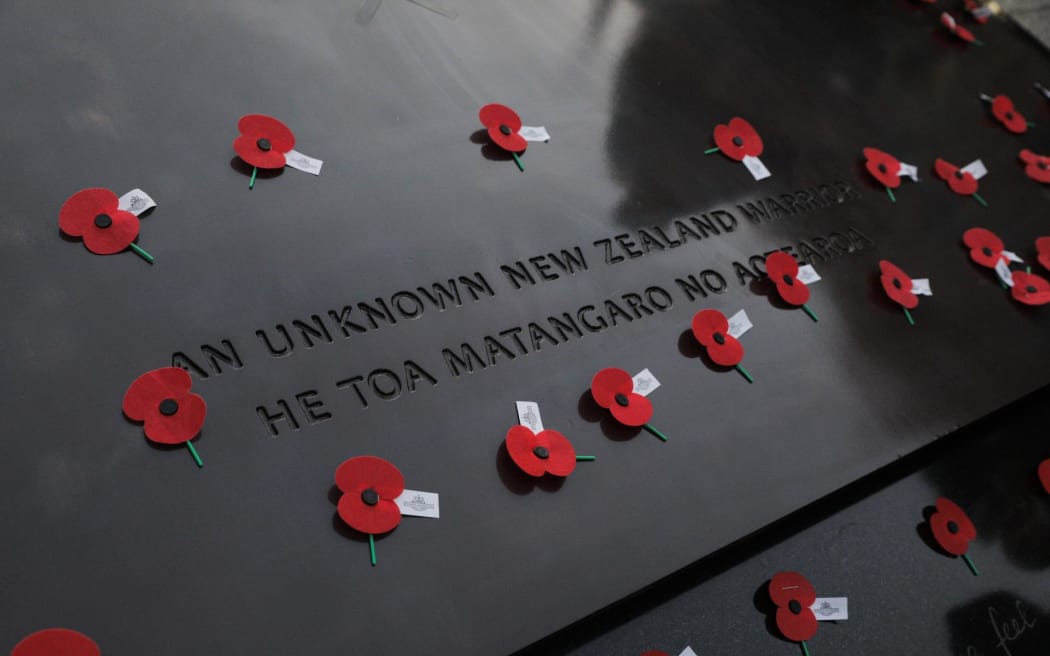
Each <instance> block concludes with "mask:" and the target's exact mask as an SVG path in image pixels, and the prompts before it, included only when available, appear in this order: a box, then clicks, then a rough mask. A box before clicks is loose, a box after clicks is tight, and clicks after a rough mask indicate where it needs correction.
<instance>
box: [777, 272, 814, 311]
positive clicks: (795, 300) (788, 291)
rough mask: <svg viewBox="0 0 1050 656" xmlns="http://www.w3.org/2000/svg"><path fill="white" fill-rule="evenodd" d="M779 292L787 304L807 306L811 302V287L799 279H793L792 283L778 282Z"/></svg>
mask: <svg viewBox="0 0 1050 656" xmlns="http://www.w3.org/2000/svg"><path fill="white" fill-rule="evenodd" d="M775 282H776V284H777V292H778V293H779V294H780V298H782V299H783V300H784V302H785V303H788V304H790V305H796V306H797V305H805V304H806V302H807V301H808V300H809V287H808V286H807V285H806V283H804V282H802V281H801V280H799V279H798V278H792V279H791V282H790V283H789V282H787V281H786V280H777V281H775Z"/></svg>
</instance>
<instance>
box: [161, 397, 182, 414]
mask: <svg viewBox="0 0 1050 656" xmlns="http://www.w3.org/2000/svg"><path fill="white" fill-rule="evenodd" d="M178 411H179V402H178V401H176V400H175V399H164V400H163V401H161V402H160V414H162V415H164V416H165V417H170V416H172V415H173V414H175V413H176V412H178Z"/></svg>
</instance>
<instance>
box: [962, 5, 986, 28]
mask: <svg viewBox="0 0 1050 656" xmlns="http://www.w3.org/2000/svg"><path fill="white" fill-rule="evenodd" d="M965 4H966V11H968V12H970V15H971V16H973V19H974V20H975V21H977V22H978V23H980V24H981V25H984V24H985V23H987V22H988V17H989V16H991V15H992V10H991V9H990V8H988V7H985V6H984V5H982V4H981V3H980V2H978V1H977V0H966V3H965Z"/></svg>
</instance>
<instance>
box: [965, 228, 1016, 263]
mask: <svg viewBox="0 0 1050 656" xmlns="http://www.w3.org/2000/svg"><path fill="white" fill-rule="evenodd" d="M963 243H964V244H966V245H967V246H969V247H970V259H971V260H973V261H974V262H976V263H977V264H980V265H981V266H983V267H988V268H989V269H994V268H995V265H996V264H999V260H1001V259H1002V258H1003V249H1004V248H1006V246H1005V245H1004V244H1003V240H1002V239H999V237H998V236H996V234H995V233H994V232H992V231H991V230H985V229H984V228H970V229H969V230H967V231H966V232H964V233H963Z"/></svg>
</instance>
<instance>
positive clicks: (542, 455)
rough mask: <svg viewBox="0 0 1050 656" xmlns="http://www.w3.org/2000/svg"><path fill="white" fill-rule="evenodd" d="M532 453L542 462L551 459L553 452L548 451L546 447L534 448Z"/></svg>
mask: <svg viewBox="0 0 1050 656" xmlns="http://www.w3.org/2000/svg"><path fill="white" fill-rule="evenodd" d="M532 452H533V453H535V454H536V457H537V458H539V459H540V460H546V459H547V458H549V457H551V452H550V451H548V450H547V447H545V446H538V447H536V448H534V449H533V450H532Z"/></svg>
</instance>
